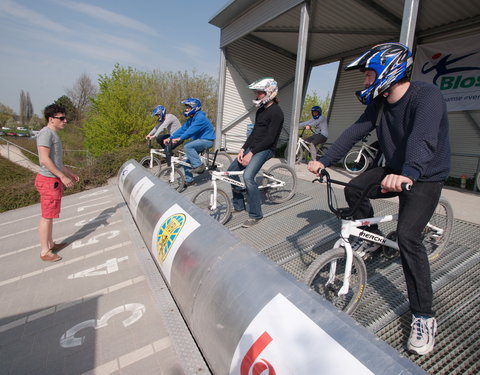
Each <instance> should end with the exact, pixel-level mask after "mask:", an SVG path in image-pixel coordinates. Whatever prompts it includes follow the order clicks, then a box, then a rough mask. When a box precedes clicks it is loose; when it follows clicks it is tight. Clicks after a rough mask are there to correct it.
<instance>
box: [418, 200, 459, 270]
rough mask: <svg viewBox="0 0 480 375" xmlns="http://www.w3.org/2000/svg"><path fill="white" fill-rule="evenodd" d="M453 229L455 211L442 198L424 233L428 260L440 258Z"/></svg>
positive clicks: (423, 238) (423, 240)
mask: <svg viewBox="0 0 480 375" xmlns="http://www.w3.org/2000/svg"><path fill="white" fill-rule="evenodd" d="M452 228H453V209H452V206H451V205H450V203H449V202H448V201H447V200H446V199H445V198H443V197H440V200H439V201H438V204H437V207H436V208H435V212H434V213H433V215H432V217H431V218H430V221H429V222H428V224H427V226H426V227H425V229H424V230H423V232H422V242H423V246H425V249H426V250H427V254H428V259H429V260H430V261H434V260H436V259H438V258H439V257H440V255H441V254H442V252H443V250H445V247H446V246H447V245H448V241H449V239H450V235H451V234H452Z"/></svg>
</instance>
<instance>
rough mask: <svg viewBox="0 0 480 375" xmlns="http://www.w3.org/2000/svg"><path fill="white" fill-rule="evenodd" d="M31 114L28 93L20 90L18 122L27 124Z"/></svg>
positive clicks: (31, 109) (30, 102)
mask: <svg viewBox="0 0 480 375" xmlns="http://www.w3.org/2000/svg"><path fill="white" fill-rule="evenodd" d="M32 116H33V105H32V101H31V100H30V94H29V93H28V91H27V92H25V91H23V90H22V91H21V92H20V122H21V124H22V125H25V124H27V123H28V122H29V121H30V119H31V118H32Z"/></svg>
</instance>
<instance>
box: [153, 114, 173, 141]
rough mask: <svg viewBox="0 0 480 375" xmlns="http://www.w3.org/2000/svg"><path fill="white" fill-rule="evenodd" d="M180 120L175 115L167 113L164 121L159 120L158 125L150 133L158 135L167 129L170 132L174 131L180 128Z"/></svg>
mask: <svg viewBox="0 0 480 375" xmlns="http://www.w3.org/2000/svg"><path fill="white" fill-rule="evenodd" d="M180 126H181V125H180V121H178V118H177V117H176V116H175V115H172V114H171V113H167V114H166V115H165V118H164V119H163V121H162V122H158V123H157V125H155V127H154V128H153V129H152V130H151V131H150V133H148V135H153V136H155V137H156V136H158V135H159V134H160V133H161V132H162V131H164V130H165V129H166V130H167V132H168V133H169V134H172V133H174V132H175V131H176V130H177V129H179V128H180Z"/></svg>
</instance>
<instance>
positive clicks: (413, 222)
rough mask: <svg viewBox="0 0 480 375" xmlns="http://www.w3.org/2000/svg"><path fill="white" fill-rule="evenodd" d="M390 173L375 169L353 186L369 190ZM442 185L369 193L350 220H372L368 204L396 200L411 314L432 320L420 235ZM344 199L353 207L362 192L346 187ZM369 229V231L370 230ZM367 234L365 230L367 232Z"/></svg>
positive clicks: (419, 184) (427, 267)
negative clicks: (371, 185) (369, 218)
mask: <svg viewBox="0 0 480 375" xmlns="http://www.w3.org/2000/svg"><path fill="white" fill-rule="evenodd" d="M389 173H392V171H390V170H389V169H387V168H384V167H377V168H373V169H370V170H367V171H365V172H363V173H362V174H361V175H359V176H358V177H355V178H354V179H353V180H352V181H351V182H352V184H355V185H356V186H368V185H370V184H371V183H373V182H378V183H380V182H381V181H382V179H383V178H384V177H385V176H386V175H387V174H389ZM442 187H443V182H421V181H417V182H415V183H414V185H413V188H412V190H410V191H404V192H403V193H400V194H399V193H381V192H380V191H379V190H378V189H376V190H374V191H372V192H371V193H370V194H369V195H368V196H367V197H366V199H365V200H363V201H362V203H361V204H360V206H359V210H358V211H357V213H355V214H354V215H353V218H354V219H356V220H358V219H362V218H367V217H372V216H373V215H374V212H373V208H372V206H371V204H370V202H369V198H370V199H375V198H389V197H394V196H397V195H398V197H399V201H400V206H399V211H398V223H397V239H398V246H399V247H400V258H401V260H402V267H403V273H404V275H405V282H406V284H407V292H408V300H409V302H410V310H411V312H412V313H413V314H420V315H426V316H433V315H434V311H433V310H432V301H433V291H432V281H431V278H430V263H429V261H428V255H427V252H426V251H425V247H424V246H423V243H422V238H421V233H422V230H423V228H425V225H427V223H428V221H429V220H430V217H431V216H432V214H433V211H434V210H435V207H436V206H437V203H438V200H439V199H440V194H441V192H442ZM344 192H345V198H346V200H347V202H348V205H349V206H350V207H352V206H353V205H354V204H355V203H356V202H357V200H358V198H359V196H360V194H361V191H360V190H358V189H354V188H351V187H346V188H345V190H344ZM372 227H373V226H371V227H370V230H371V229H373V228H372ZM367 230H368V229H367Z"/></svg>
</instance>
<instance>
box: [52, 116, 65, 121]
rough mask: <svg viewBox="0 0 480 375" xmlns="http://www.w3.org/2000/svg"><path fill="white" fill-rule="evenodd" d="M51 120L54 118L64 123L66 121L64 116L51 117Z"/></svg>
mask: <svg viewBox="0 0 480 375" xmlns="http://www.w3.org/2000/svg"><path fill="white" fill-rule="evenodd" d="M52 118H56V119H57V120H60V121H66V120H67V118H66V117H65V116H58V117H56V116H52Z"/></svg>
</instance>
